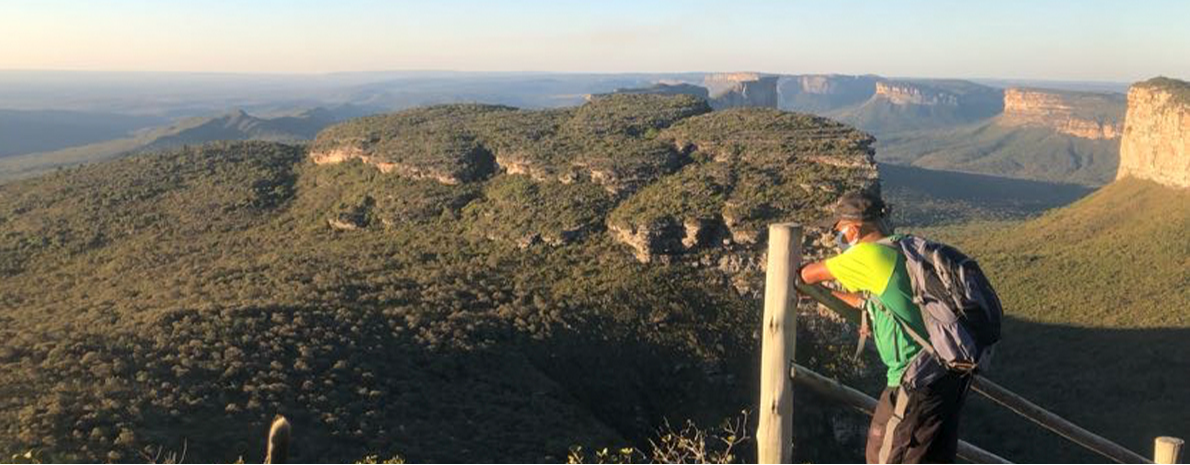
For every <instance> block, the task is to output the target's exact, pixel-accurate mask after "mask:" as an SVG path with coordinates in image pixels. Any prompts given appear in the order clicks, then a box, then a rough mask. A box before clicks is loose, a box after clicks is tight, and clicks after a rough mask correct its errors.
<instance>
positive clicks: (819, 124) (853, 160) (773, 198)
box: [611, 109, 875, 234]
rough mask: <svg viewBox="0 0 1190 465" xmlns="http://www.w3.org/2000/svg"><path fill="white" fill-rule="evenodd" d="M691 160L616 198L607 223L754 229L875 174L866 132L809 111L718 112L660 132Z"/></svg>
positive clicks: (803, 216) (808, 210) (806, 211)
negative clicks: (698, 222)
mask: <svg viewBox="0 0 1190 465" xmlns="http://www.w3.org/2000/svg"><path fill="white" fill-rule="evenodd" d="M659 137H660V138H661V139H664V140H669V141H672V144H673V145H674V146H677V147H681V148H682V150H683V152H684V153H688V154H689V157H690V158H691V160H692V163H691V164H689V165H686V166H685V167H683V168H682V170H680V171H679V172H678V173H676V174H675V175H673V176H669V177H666V178H663V179H662V180H661V181H659V182H657V183H654V184H653V185H650V186H648V187H646V188H645V189H642V190H641V191H640V192H639V193H638V194H636V195H635V196H633V197H631V198H629V199H628V200H626V201H625V202H623V203H621V204H620V206H619V207H617V209H616V210H615V211H614V212H613V213H612V216H611V224H613V225H615V226H620V227H633V226H645V227H649V228H652V227H655V225H662V224H667V223H668V224H682V223H683V222H685V221H686V220H710V221H719V222H726V223H728V224H727V226H728V227H729V228H731V229H732V230H733V231H737V232H738V231H748V234H755V233H756V232H757V231H761V230H763V229H764V227H765V225H766V224H767V223H769V222H772V221H774V220H775V219H777V218H787V219H789V220H797V221H810V220H813V219H814V218H816V217H817V216H819V215H821V213H820V212H819V211H818V210H817V207H816V206H818V205H828V204H829V203H830V202H832V201H834V199H835V197H836V196H837V194H838V193H839V192H842V191H843V190H845V189H847V188H857V187H862V186H864V185H865V184H866V183H867V182H871V181H873V180H874V178H875V172H874V171H873V170H872V168H873V167H872V165H871V164H870V161H869V159H868V156H869V149H868V144H870V143H871V142H872V139H871V137H870V136H868V135H866V134H864V133H861V132H859V131H856V130H854V129H851V128H849V127H847V126H844V125H842V124H839V123H836V122H833V121H830V120H827V119H825V118H819V117H815V116H810V115H803V114H797V113H786V112H781V111H777V110H767V109H747V110H739V109H735V110H724V111H718V112H715V113H711V114H707V115H702V116H697V117H693V118H689V119H686V120H683V121H681V122H679V123H678V124H675V125H673V126H671V127H670V128H669V129H666V130H665V131H662V132H661V134H660V136H659Z"/></svg>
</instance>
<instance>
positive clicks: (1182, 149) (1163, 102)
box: [1116, 78, 1190, 188]
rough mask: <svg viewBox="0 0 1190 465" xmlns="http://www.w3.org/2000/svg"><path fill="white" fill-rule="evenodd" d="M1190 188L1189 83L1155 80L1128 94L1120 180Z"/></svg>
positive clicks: (1174, 80) (1129, 91) (1142, 84)
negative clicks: (1144, 180) (1147, 181)
mask: <svg viewBox="0 0 1190 465" xmlns="http://www.w3.org/2000/svg"><path fill="white" fill-rule="evenodd" d="M1129 176H1131V177H1136V178H1141V179H1149V180H1152V181H1156V182H1158V183H1161V184H1164V185H1167V186H1171V187H1181V188H1186V187H1190V83H1188V82H1186V81H1179V80H1176V79H1169V78H1155V79H1150V80H1148V81H1145V82H1141V83H1138V84H1134V85H1133V86H1132V87H1131V88H1130V89H1129V90H1128V114H1127V116H1126V117H1125V118H1124V136H1123V139H1122V140H1121V141H1120V169H1119V171H1118V172H1117V176H1116V177H1117V179H1119V178H1125V177H1129Z"/></svg>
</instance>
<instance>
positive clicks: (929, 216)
mask: <svg viewBox="0 0 1190 465" xmlns="http://www.w3.org/2000/svg"><path fill="white" fill-rule="evenodd" d="M879 169H880V179H881V188H882V190H883V192H884V196H885V198H886V199H887V200H888V201H889V202H890V203H891V204H893V207H894V208H893V215H894V220H896V222H897V224H899V225H902V226H933V225H941V224H953V223H962V222H967V221H970V220H1009V219H1021V218H1027V217H1030V216H1035V215H1037V214H1040V213H1042V212H1044V211H1046V210H1049V209H1051V208H1057V207H1061V206H1064V205H1068V204H1070V203H1072V202H1074V201H1076V200H1078V199H1080V198H1082V197H1083V196H1086V195H1087V194H1090V193H1091V192H1093V191H1094V189H1093V188H1090V187H1086V186H1080V185H1077V184H1062V183H1054V182H1045V181H1030V180H1024V179H1013V178H1005V177H998V176H987V175H982V174H969V173H958V172H953V171H938V170H928V169H923V168H916V167H911V166H903V165H891V164H887V163H882V164H880V168H879Z"/></svg>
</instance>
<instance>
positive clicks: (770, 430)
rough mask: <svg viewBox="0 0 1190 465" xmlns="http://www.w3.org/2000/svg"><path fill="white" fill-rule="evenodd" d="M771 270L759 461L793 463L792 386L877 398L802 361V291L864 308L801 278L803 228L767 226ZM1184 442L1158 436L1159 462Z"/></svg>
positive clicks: (1085, 440)
mask: <svg viewBox="0 0 1190 465" xmlns="http://www.w3.org/2000/svg"><path fill="white" fill-rule="evenodd" d="M768 237H769V248H768V268H767V270H766V275H765V296H764V317H763V320H762V324H763V330H762V332H761V334H762V346H761V375H760V408H759V409H758V410H759V413H760V418H759V421H760V423H759V425H758V429H757V433H756V443H757V459H758V460H759V462H760V463H789V462H790V461H791V460H792V458H793V384H794V383H795V382H796V383H798V384H800V385H804V386H806V387H808V388H810V389H813V390H814V391H816V392H819V393H821V394H823V395H825V396H826V397H828V398H831V399H834V400H837V401H840V402H843V403H845V404H848V405H850V406H852V407H854V408H857V409H859V410H861V411H864V412H865V413H868V414H871V413H872V411H873V410H875V405H876V400H875V399H872V398H871V397H869V396H867V395H865V394H863V393H861V392H859V391H857V390H855V389H852V388H850V387H847V386H844V385H842V384H840V383H838V382H836V381H833V380H830V379H827V378H825V377H823V376H821V375H819V374H817V373H814V372H813V371H810V370H809V369H807V368H805V367H802V366H800V365H797V364H796V363H795V362H794V360H796V359H795V353H794V346H795V345H796V338H797V319H796V309H797V293H801V294H804V295H806V296H809V297H810V298H812V299H814V300H816V301H818V302H819V303H820V304H822V305H824V306H825V307H827V308H829V309H831V310H833V311H835V312H836V313H838V314H839V315H840V316H842V317H843V318H844V319H847V320H848V321H851V322H858V321H859V317H860V313H859V310H858V309H856V308H854V307H851V306H850V305H847V304H846V303H844V302H842V301H841V300H839V299H838V298H836V297H835V296H834V295H832V294H831V292H830V291H829V290H827V289H825V288H822V287H820V286H807V285H804V284H801V283H799V282H798V279H797V270H798V268H799V267H800V265H801V243H802V230H801V226H799V225H796V224H792V223H783V224H774V225H770V226H769V235H768ZM972 390H974V391H975V392H977V393H979V394H981V395H983V396H984V397H987V398H988V399H991V400H992V401H993V402H995V403H997V404H1000V405H1002V406H1004V407H1007V408H1008V409H1009V410H1012V411H1013V412H1015V413H1017V414H1018V415H1021V416H1023V417H1025V418H1028V419H1029V420H1031V421H1033V422H1034V423H1037V424H1038V425H1041V426H1042V427H1045V428H1046V429H1049V430H1050V431H1053V432H1054V433H1057V434H1058V435H1060V436H1062V437H1063V438H1066V439H1068V440H1070V441H1072V442H1074V443H1076V444H1079V445H1081V446H1083V447H1085V448H1087V449H1089V450H1091V451H1093V452H1095V453H1097V454H1099V455H1101V456H1103V457H1106V458H1108V459H1111V460H1113V461H1115V462H1119V463H1153V462H1150V461H1149V460H1148V459H1146V458H1145V457H1144V456H1142V455H1140V454H1137V453H1135V452H1132V451H1130V450H1128V449H1126V448H1124V447H1121V446H1120V445H1118V444H1116V443H1114V442H1112V441H1109V440H1107V439H1106V438H1103V437H1102V436H1099V435H1097V434H1095V433H1092V432H1090V431H1087V430H1086V429H1083V428H1081V427H1079V426H1078V425H1075V424H1074V423H1071V422H1070V421H1067V420H1066V419H1064V418H1062V417H1060V416H1058V415H1055V414H1054V413H1052V412H1049V411H1047V410H1045V409H1043V408H1041V407H1040V406H1038V405H1037V404H1034V403H1032V402H1030V401H1028V400H1027V399H1025V398H1023V397H1021V396H1019V395H1017V394H1015V393H1013V392H1011V391H1009V390H1008V389H1005V388H1003V387H1001V386H1000V385H998V384H996V383H993V382H991V381H990V380H988V379H986V378H984V377H982V376H978V375H976V377H975V379H974V381H973V383H972ZM1182 445H1183V441H1182V440H1181V439H1178V438H1173V437H1166V436H1163V437H1159V438H1156V439H1155V443H1154V461H1155V462H1156V463H1178V460H1179V458H1180V454H1181V448H1182ZM959 455H960V456H961V457H963V458H964V459H967V460H970V461H972V462H977V463H1011V462H1009V461H1008V460H1006V459H1004V458H1002V457H1000V456H997V455H995V454H992V453H990V452H987V451H985V450H983V449H980V448H978V447H975V446H973V445H971V444H968V443H966V442H960V445H959Z"/></svg>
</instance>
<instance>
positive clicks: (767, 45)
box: [0, 0, 1190, 81]
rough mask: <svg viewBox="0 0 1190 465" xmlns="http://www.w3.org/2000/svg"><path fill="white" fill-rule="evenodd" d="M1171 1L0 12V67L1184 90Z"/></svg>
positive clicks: (1186, 59)
mask: <svg viewBox="0 0 1190 465" xmlns="http://www.w3.org/2000/svg"><path fill="white" fill-rule="evenodd" d="M1187 18H1190V2H1184V1H1172V0H1171V1H1116V2H1106V1H1041V0H1034V1H1014V0H1008V1H1005V0H997V1H984V2H974V1H941V0H934V1H927V0H910V1H852V0H831V1H798V0H786V1H778V0H772V1H758V0H735V1H730V2H709V1H640V0H637V1H618V0H603V1H599V0H586V1H570V0H555V1H463V0H453V1H452V0H444V1H431V0H425V1H377V0H337V1H312V0H287V1H281V0H238V1H230V0H208V1H202V2H199V1H177V0H157V1H148V0H104V1H84V0H36V1H29V0H0V31H3V32H2V33H3V37H4V38H3V40H0V69H83V70H115V71H209V72H269V73H321V72H336V71H375V70H412V69H448V70H460V71H566V72H580V71H581V72H626V71H642V72H673V71H733V70H754V71H766V72H782V73H831V72H833V73H850V74H857V73H874V74H882V75H889V76H923V77H989V78H996V77H1001V78H1020V79H1064V80H1115V81H1133V80H1139V79H1144V78H1148V77H1151V76H1155V75H1158V74H1163V75H1168V76H1174V77H1181V78H1190V25H1188V24H1187Z"/></svg>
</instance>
